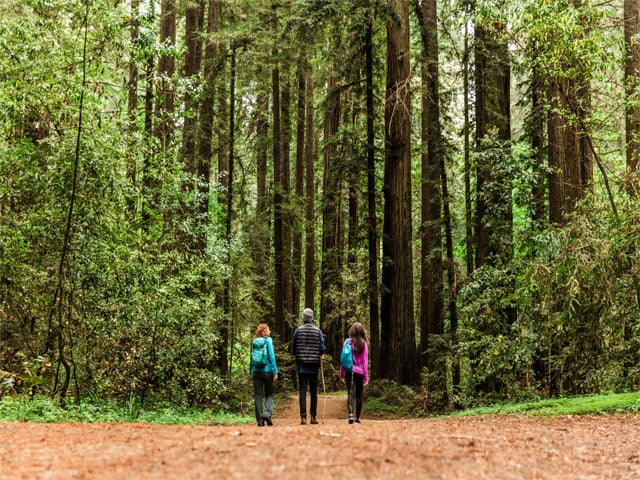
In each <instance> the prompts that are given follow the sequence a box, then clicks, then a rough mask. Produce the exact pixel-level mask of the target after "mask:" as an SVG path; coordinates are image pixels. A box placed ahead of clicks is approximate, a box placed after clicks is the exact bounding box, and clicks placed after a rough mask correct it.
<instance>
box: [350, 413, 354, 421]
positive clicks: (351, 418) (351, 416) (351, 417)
mask: <svg viewBox="0 0 640 480" xmlns="http://www.w3.org/2000/svg"><path fill="white" fill-rule="evenodd" d="M353 422H354V419H353V415H351V414H350V415H349V423H353Z"/></svg>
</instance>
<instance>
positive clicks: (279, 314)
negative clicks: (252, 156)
mask: <svg viewBox="0 0 640 480" xmlns="http://www.w3.org/2000/svg"><path fill="white" fill-rule="evenodd" d="M271 85H272V88H273V92H272V97H273V101H272V102H273V105H272V109H273V120H272V123H273V247H274V266H275V277H276V279H275V288H274V298H273V301H274V305H275V332H276V334H277V335H278V336H279V337H281V338H284V336H285V315H286V313H285V312H286V310H285V302H286V281H285V278H284V276H285V270H284V267H285V265H284V255H285V250H284V248H285V245H284V225H283V223H284V212H283V210H284V205H283V203H284V201H283V195H282V176H283V173H282V170H283V167H282V161H283V160H282V131H281V126H282V123H281V121H280V98H281V97H280V70H279V69H278V67H277V66H276V67H274V68H273V71H272V80H271Z"/></svg>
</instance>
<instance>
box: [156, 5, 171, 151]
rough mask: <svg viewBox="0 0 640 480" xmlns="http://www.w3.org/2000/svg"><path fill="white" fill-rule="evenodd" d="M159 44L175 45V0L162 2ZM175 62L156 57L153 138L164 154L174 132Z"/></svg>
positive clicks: (169, 46) (169, 57) (162, 55)
mask: <svg viewBox="0 0 640 480" xmlns="http://www.w3.org/2000/svg"><path fill="white" fill-rule="evenodd" d="M159 40H160V43H161V44H163V45H164V46H165V47H168V48H172V47H174V46H175V44H176V0H162V7H161V11H160V36H159ZM175 71H176V60H175V58H174V57H173V55H169V54H161V55H160V56H159V57H158V82H157V85H156V86H157V92H156V105H155V117H156V125H155V136H156V138H157V139H158V141H159V142H160V151H161V152H166V151H167V150H168V149H169V148H170V146H171V140H172V136H173V132H174V128H175V127H174V125H173V120H172V115H173V112H174V111H175V105H174V103H175V87H174V82H173V75H174V74H175Z"/></svg>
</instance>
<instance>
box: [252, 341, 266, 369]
mask: <svg viewBox="0 0 640 480" xmlns="http://www.w3.org/2000/svg"><path fill="white" fill-rule="evenodd" d="M256 340H258V339H257V338H256V339H254V340H253V345H252V347H251V362H252V363H253V366H254V367H255V368H257V369H263V368H264V367H266V366H267V357H268V354H267V340H266V339H265V340H264V342H263V343H262V345H260V342H256Z"/></svg>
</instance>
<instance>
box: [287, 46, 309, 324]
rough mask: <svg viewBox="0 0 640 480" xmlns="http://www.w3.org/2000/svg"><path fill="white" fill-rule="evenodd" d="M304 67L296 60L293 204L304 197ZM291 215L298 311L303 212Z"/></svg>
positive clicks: (293, 294)
mask: <svg viewBox="0 0 640 480" xmlns="http://www.w3.org/2000/svg"><path fill="white" fill-rule="evenodd" d="M305 78H306V68H305V62H304V59H303V58H300V59H299V60H298V71H297V85H298V88H297V95H296V96H297V114H296V168H295V205H296V207H297V206H299V205H302V201H303V198H304V147H305V139H304V134H305V121H306V117H305V107H306V103H307V101H306V97H305V96H306V85H305ZM293 210H294V211H293V212H292V215H293V221H294V223H293V242H292V252H291V269H292V275H291V277H292V282H291V311H292V313H296V312H300V311H301V309H300V293H301V285H302V225H304V212H303V211H302V209H301V208H295V209H293Z"/></svg>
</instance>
